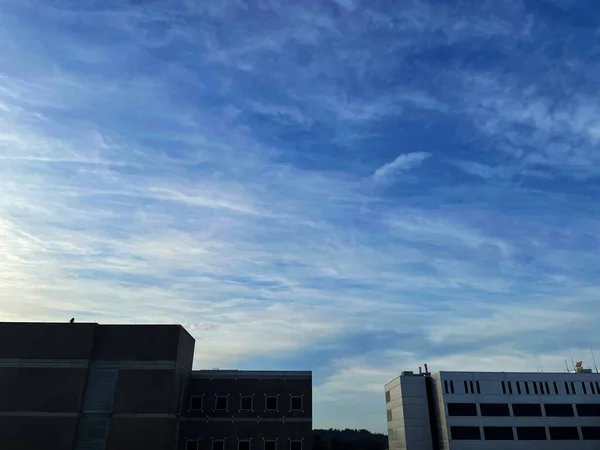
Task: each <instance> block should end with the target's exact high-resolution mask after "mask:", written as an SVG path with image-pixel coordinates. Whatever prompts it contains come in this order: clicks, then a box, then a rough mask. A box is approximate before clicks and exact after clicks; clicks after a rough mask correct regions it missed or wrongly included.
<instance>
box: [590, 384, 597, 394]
mask: <svg viewBox="0 0 600 450" xmlns="http://www.w3.org/2000/svg"><path fill="white" fill-rule="evenodd" d="M590 389H591V390H592V394H594V395H595V394H596V389H594V382H593V381H590Z"/></svg>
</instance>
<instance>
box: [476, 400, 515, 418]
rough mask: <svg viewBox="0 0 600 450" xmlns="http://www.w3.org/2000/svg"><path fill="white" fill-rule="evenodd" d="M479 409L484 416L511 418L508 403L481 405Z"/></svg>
mask: <svg viewBox="0 0 600 450" xmlns="http://www.w3.org/2000/svg"><path fill="white" fill-rule="evenodd" d="M479 409H480V410H481V415H482V416H490V417H509V416H510V411H509V410H508V404H506V403H480V404H479Z"/></svg>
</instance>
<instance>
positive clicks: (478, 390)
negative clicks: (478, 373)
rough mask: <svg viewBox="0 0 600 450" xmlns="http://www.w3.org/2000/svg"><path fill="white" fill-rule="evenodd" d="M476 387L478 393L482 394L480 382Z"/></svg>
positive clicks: (476, 383)
mask: <svg viewBox="0 0 600 450" xmlns="http://www.w3.org/2000/svg"><path fill="white" fill-rule="evenodd" d="M475 386H477V393H478V394H481V386H479V381H476V382H475Z"/></svg>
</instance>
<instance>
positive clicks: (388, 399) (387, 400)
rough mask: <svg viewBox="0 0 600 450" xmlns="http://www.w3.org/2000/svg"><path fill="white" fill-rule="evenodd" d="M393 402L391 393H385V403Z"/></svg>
mask: <svg viewBox="0 0 600 450" xmlns="http://www.w3.org/2000/svg"><path fill="white" fill-rule="evenodd" d="M446 391H447V390H446ZM391 401H392V396H391V395H390V391H386V393H385V402H386V403H389V402H391Z"/></svg>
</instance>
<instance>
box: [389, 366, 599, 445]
mask: <svg viewBox="0 0 600 450" xmlns="http://www.w3.org/2000/svg"><path fill="white" fill-rule="evenodd" d="M385 397H386V411H387V424H388V441H389V449H390V450H475V449H477V450H479V449H490V450H495V449H499V450H500V449H502V450H511V449H514V450H529V449H531V450H534V449H535V450H558V449H565V448H570V447H571V446H572V445H573V444H576V445H577V448H578V449H580V450H592V449H594V450H597V449H600V374H599V373H594V372H592V371H591V370H581V369H579V370H577V371H573V373H547V372H534V373H510V372H438V373H435V374H433V375H432V374H429V373H420V374H414V373H412V372H403V374H402V375H401V376H400V377H398V378H396V379H394V380H392V381H390V382H389V383H388V384H386V385H385ZM575 441H577V442H575Z"/></svg>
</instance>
